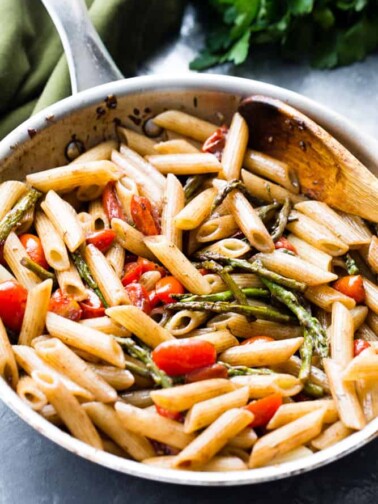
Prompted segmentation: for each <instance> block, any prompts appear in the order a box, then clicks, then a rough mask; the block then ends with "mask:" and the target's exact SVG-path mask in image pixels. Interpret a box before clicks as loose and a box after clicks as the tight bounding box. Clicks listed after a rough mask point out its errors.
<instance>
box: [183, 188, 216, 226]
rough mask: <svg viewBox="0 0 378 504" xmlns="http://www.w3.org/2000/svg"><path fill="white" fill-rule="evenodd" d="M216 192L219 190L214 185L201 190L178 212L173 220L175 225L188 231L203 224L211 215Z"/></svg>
mask: <svg viewBox="0 0 378 504" xmlns="http://www.w3.org/2000/svg"><path fill="white" fill-rule="evenodd" d="M216 193H217V191H216V189H215V188H214V187H210V188H209V189H205V191H202V192H200V193H199V194H198V195H197V196H195V197H194V198H193V199H192V200H191V201H190V202H189V203H188V204H187V205H185V207H184V208H183V209H182V210H181V211H180V212H178V213H177V214H176V216H175V218H174V220H173V222H174V225H175V226H176V227H177V228H179V229H182V230H186V231H188V230H190V229H195V228H196V227H198V226H199V225H200V224H202V222H203V221H204V220H205V219H206V218H207V217H208V216H209V215H210V211H211V206H212V204H213V201H214V198H215V196H216Z"/></svg>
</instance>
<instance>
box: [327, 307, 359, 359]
mask: <svg viewBox="0 0 378 504" xmlns="http://www.w3.org/2000/svg"><path fill="white" fill-rule="evenodd" d="M330 333H331V357H332V360H333V361H335V362H337V363H338V364H340V366H341V367H342V368H345V366H347V365H348V364H349V362H350V361H351V360H352V359H353V351H354V350H353V337H354V323H353V318H352V315H351V314H350V312H349V310H348V309H347V308H346V307H345V306H344V305H343V304H342V303H339V302H335V303H333V305H332V324H331V331H330Z"/></svg>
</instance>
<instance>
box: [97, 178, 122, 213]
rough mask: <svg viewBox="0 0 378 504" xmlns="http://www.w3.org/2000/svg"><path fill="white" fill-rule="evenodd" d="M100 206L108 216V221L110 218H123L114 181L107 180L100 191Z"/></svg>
mask: <svg viewBox="0 0 378 504" xmlns="http://www.w3.org/2000/svg"><path fill="white" fill-rule="evenodd" d="M102 206H103V207H104V210H105V213H106V215H107V216H108V219H109V221H111V220H112V219H122V220H125V214H124V213H123V209H122V206H121V203H120V202H119V201H118V197H117V193H116V190H115V182H108V183H107V184H106V186H105V189H104V192H103V193H102Z"/></svg>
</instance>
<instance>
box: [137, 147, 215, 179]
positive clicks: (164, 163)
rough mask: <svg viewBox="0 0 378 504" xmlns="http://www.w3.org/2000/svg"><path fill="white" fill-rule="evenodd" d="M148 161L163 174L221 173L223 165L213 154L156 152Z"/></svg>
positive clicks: (148, 157)
mask: <svg viewBox="0 0 378 504" xmlns="http://www.w3.org/2000/svg"><path fill="white" fill-rule="evenodd" d="M147 159H148V161H149V162H150V163H151V164H152V165H153V166H154V167H155V168H156V169H157V170H159V172H160V173H162V174H168V173H173V174H174V175H202V174H204V173H220V172H222V165H221V164H220V163H219V161H218V160H217V158H216V157H215V156H213V155H212V154H207V153H201V152H199V153H192V154H164V155H160V154H155V155H153V156H147Z"/></svg>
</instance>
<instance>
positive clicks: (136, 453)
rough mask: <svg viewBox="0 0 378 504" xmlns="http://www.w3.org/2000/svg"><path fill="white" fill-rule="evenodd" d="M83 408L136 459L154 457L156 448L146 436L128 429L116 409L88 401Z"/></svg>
mask: <svg viewBox="0 0 378 504" xmlns="http://www.w3.org/2000/svg"><path fill="white" fill-rule="evenodd" d="M83 408H84V409H85V411H86V412H87V414H88V415H89V418H90V419H91V420H92V422H93V423H94V424H95V425H96V427H98V428H99V429H100V430H101V431H102V432H104V433H105V434H106V435H107V436H109V437H110V439H112V440H113V441H114V442H115V443H116V444H117V445H118V446H120V447H121V448H122V449H123V450H124V451H125V452H126V453H128V454H129V455H131V456H132V457H133V459H135V460H139V461H140V460H143V459H145V458H146V457H152V456H153V455H154V454H155V450H154V448H153V446H152V445H151V443H150V442H149V441H148V439H146V438H145V437H144V436H141V435H139V434H136V433H134V432H131V431H129V430H128V429H126V428H125V427H124V426H123V424H122V421H121V419H120V417H119V416H118V415H117V413H116V412H115V411H114V409H113V408H112V407H110V406H107V405H105V404H101V403H100V402H91V403H86V404H85V405H84V406H83Z"/></svg>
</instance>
